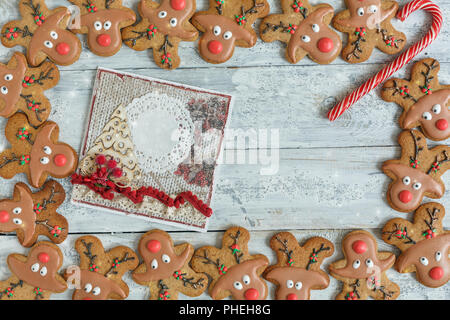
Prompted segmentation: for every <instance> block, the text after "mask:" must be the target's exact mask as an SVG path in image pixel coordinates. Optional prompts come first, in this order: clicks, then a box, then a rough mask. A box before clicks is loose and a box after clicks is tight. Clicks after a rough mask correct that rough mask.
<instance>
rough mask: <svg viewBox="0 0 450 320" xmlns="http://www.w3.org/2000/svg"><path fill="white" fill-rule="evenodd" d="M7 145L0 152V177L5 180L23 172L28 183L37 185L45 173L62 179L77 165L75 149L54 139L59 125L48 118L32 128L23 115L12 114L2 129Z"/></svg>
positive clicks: (42, 179) (42, 181) (57, 133)
mask: <svg viewBox="0 0 450 320" xmlns="http://www.w3.org/2000/svg"><path fill="white" fill-rule="evenodd" d="M5 135H6V138H7V140H8V141H9V142H10V143H11V148H10V149H7V150H5V151H4V152H2V153H1V154H0V176H2V177H3V178H6V179H10V178H12V177H13V176H14V175H15V174H17V173H21V172H25V173H26V174H27V176H28V180H29V182H30V184H31V185H32V186H33V187H35V188H39V187H41V186H42V185H43V184H44V182H45V180H46V179H47V176H48V175H50V176H52V177H55V178H65V177H67V176H69V175H70V174H72V173H73V172H74V170H75V168H76V166H77V163H78V157H77V154H76V152H75V151H74V150H73V149H72V147H70V146H69V145H67V144H65V143H61V142H59V141H58V136H59V128H58V125H57V124H56V123H54V122H52V121H47V122H45V123H44V124H43V125H42V126H40V127H39V128H38V129H34V128H33V127H32V126H30V124H29V123H28V121H27V118H26V116H25V115H23V114H19V113H18V114H16V115H14V116H12V117H11V118H10V119H9V121H8V123H7V125H6V129H5Z"/></svg>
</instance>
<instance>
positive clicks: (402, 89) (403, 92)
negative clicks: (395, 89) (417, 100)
mask: <svg viewBox="0 0 450 320" xmlns="http://www.w3.org/2000/svg"><path fill="white" fill-rule="evenodd" d="M399 92H400V95H402V96H406V95H408V94H409V89H408V87H406V86H405V87H400V90H399Z"/></svg>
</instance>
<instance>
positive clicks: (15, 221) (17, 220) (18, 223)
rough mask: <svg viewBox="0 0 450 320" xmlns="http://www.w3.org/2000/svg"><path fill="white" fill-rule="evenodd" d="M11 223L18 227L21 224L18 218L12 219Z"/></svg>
mask: <svg viewBox="0 0 450 320" xmlns="http://www.w3.org/2000/svg"><path fill="white" fill-rule="evenodd" d="M13 223H14V224H16V225H18V226H20V225H21V224H22V220H21V219H19V218H14V219H13Z"/></svg>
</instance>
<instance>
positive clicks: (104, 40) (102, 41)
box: [97, 34, 111, 47]
mask: <svg viewBox="0 0 450 320" xmlns="http://www.w3.org/2000/svg"><path fill="white" fill-rule="evenodd" d="M97 43H98V44H99V45H101V46H102V47H109V45H110V44H111V37H110V36H109V35H108V34H101V35H99V36H98V37H97Z"/></svg>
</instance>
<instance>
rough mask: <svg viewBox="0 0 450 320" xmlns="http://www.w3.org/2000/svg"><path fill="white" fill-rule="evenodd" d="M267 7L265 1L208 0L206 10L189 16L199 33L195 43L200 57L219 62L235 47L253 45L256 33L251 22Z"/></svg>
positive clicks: (261, 16) (226, 57)
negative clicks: (200, 34)
mask: <svg viewBox="0 0 450 320" xmlns="http://www.w3.org/2000/svg"><path fill="white" fill-rule="evenodd" d="M269 10H270V8H269V4H268V3H267V1H266V0H225V1H224V0H209V9H208V10H207V11H200V12H197V13H196V14H195V15H194V17H193V18H192V23H193V24H194V26H195V27H196V28H197V29H198V30H200V31H201V32H203V35H202V36H201V38H200V40H199V43H198V46H199V51H200V55H201V57H202V58H203V59H204V60H206V61H208V62H209V63H223V62H225V61H227V60H228V59H230V58H231V57H232V56H233V52H234V47H235V46H238V47H244V48H251V47H253V46H254V45H255V44H256V40H257V36H256V33H255V31H254V30H253V28H252V25H253V23H254V22H255V21H256V19H258V18H263V17H265V16H267V14H268V13H269Z"/></svg>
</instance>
